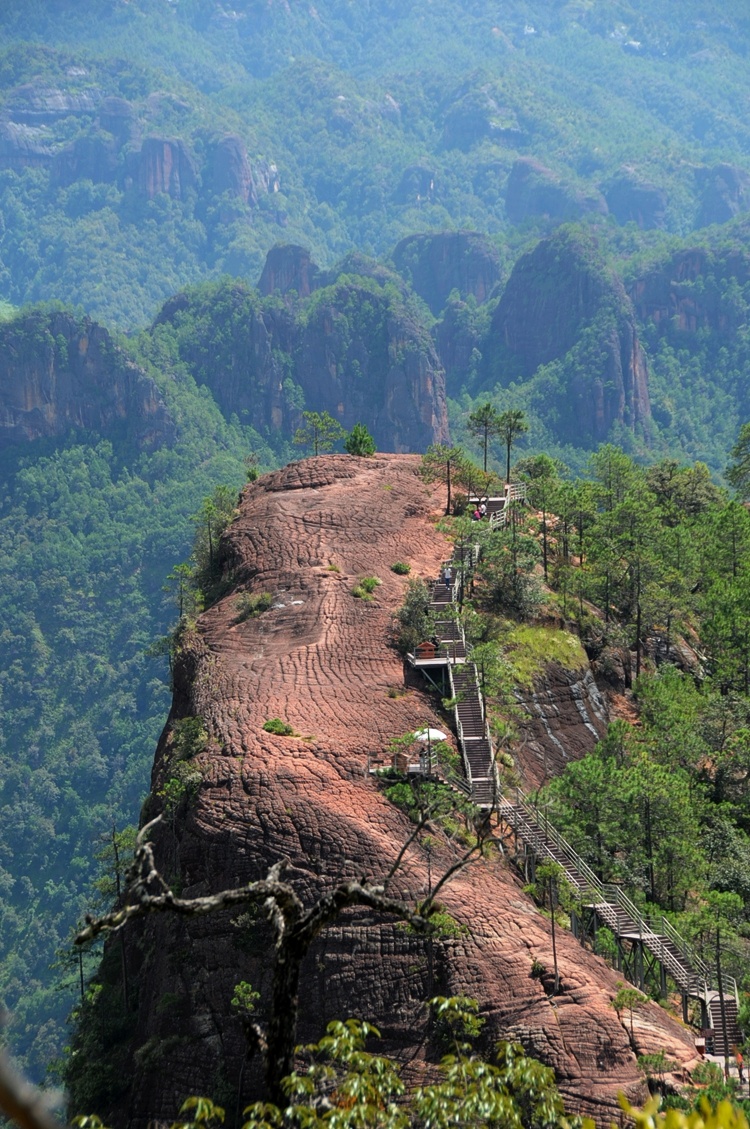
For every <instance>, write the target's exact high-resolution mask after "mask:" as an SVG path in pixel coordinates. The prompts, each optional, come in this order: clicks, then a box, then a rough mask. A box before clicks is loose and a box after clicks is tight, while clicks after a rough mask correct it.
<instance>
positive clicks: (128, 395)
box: [0, 313, 175, 447]
mask: <svg viewBox="0 0 750 1129" xmlns="http://www.w3.org/2000/svg"><path fill="white" fill-rule="evenodd" d="M71 429H85V430H90V431H96V432H98V433H100V434H101V433H104V434H107V433H111V432H112V431H113V430H116V431H118V432H119V433H123V434H126V435H128V436H129V437H130V438H132V439H133V440H134V441H136V442H137V443H139V444H140V445H142V446H149V447H150V446H156V445H158V444H162V443H169V442H171V441H172V440H173V439H174V436H175V426H174V422H173V420H172V419H171V417H170V415H169V413H168V411H167V408H166V406H165V404H164V401H163V399H162V397H161V394H160V392H159V390H158V388H157V387H156V385H155V384H154V382H153V380H151V378H150V377H148V376H146V374H145V373H144V372H143V371H142V369H140V368H138V366H137V365H135V364H133V362H132V361H129V360H128V359H127V357H126V356H125V354H124V353H122V351H121V350H120V349H118V348H117V346H116V345H115V344H114V342H113V341H112V338H111V337H110V335H109V334H108V333H107V331H106V329H103V328H102V327H101V326H100V325H97V324H96V323H95V322H92V321H91V320H90V319H89V318H83V319H81V320H80V321H79V320H76V319H75V318H74V317H73V316H72V315H70V314H68V313H55V314H40V313H30V314H27V315H25V316H22V317H19V318H16V319H14V320H13V321H11V322H7V323H5V324H3V325H0V445H1V444H8V443H24V442H29V441H31V440H34V439H46V438H50V437H53V436H61V435H66V434H67V433H68V432H69V431H70V430H71Z"/></svg>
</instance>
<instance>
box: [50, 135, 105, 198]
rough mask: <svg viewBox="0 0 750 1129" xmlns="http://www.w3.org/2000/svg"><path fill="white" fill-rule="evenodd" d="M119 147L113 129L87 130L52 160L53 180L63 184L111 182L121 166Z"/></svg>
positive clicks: (65, 185) (63, 185)
mask: <svg viewBox="0 0 750 1129" xmlns="http://www.w3.org/2000/svg"><path fill="white" fill-rule="evenodd" d="M119 150H120V146H119V144H118V142H117V140H116V139H115V138H114V137H113V136H112V135H111V134H110V133H105V132H103V131H98V132H96V133H89V134H85V135H84V136H83V137H79V138H77V139H76V140H75V141H74V142H73V144H72V145H69V146H66V148H65V149H62V150H61V151H60V152H59V153H58V154H57V156H56V157H55V159H54V161H53V162H52V182H53V183H54V184H58V185H60V186H61V187H63V188H67V187H68V185H71V184H75V182H76V181H77V180H91V181H93V183H94V184H99V183H110V182H112V181H114V180H115V179H116V178H117V174H118V172H119V169H120V160H119Z"/></svg>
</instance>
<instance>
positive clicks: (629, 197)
mask: <svg viewBox="0 0 750 1129" xmlns="http://www.w3.org/2000/svg"><path fill="white" fill-rule="evenodd" d="M606 200H607V206H608V208H609V210H610V212H611V214H612V215H613V216H614V217H615V219H616V220H617V222H618V223H623V224H625V223H635V224H637V225H638V227H640V228H642V229H643V230H645V231H648V230H650V229H651V228H654V227H664V226H665V224H666V218H667V194H666V192H664V190H663V189H662V188H657V187H656V185H654V184H650V183H649V182H648V181H644V180H642V179H641V178H640V177H638V176H636V175H635V174H634V173H632V172H630V171H625V172H623V173H622V174H621V175H620V176H617V177H615V179H614V180H613V181H612V182H611V184H610V185H609V187H608V188H607V191H606Z"/></svg>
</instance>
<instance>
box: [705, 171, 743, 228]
mask: <svg viewBox="0 0 750 1129" xmlns="http://www.w3.org/2000/svg"><path fill="white" fill-rule="evenodd" d="M697 179H698V183H699V185H700V188H701V203H700V210H699V212H698V219H697V226H698V227H707V226H708V224H712V223H727V221H728V220H731V219H733V218H734V216H736V215H739V213H740V212H746V211H747V210H748V208H750V173H749V172H748V171H747V169H742V168H738V167H737V166H735V165H716V166H715V168H712V169H699V171H698V173H697Z"/></svg>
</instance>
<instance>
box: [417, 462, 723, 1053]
mask: <svg viewBox="0 0 750 1129" xmlns="http://www.w3.org/2000/svg"><path fill="white" fill-rule="evenodd" d="M525 497H526V488H525V486H521V485H518V484H514V483H511V484H509V485H508V486H506V488H505V492H504V494H503V495H502V497H498V498H486V499H478V498H470V499H469V504H470V505H474V504H477V503H478V502H480V501H482V500H483V501H484V502H485V504H486V507H487V517H488V518H489V521H490V524H491V525H492V526H493V527H494V528H503V527H504V526H505V524H506V523H507V520H508V514H509V513H510V512H511V503H513V502H517V501H523V500H525ZM478 559H479V547H478V546H466V545H463V546H460V547H459V550H457V553H455V554H454V557H453V558H452V560H450V561H447V562H445V563H444V565H443V567H442V569H441V574H440V579H438V580H435V581H432V582H431V583H430V605H429V606H430V609H431V611H432V612H433V614H434V616H435V620H434V636H433V638H432V639H431V640H426V641H425V642H424V643H423V644H422V645H421V646H420V647H417V648H416V650H415V652H414V654H410V655H408V656H407V658H408V661H409V662H410V663H411V665H412V666H413V667H415V668H416V669H422V670H423V671H424V673H425V674H426V675H427V676H428V677H431V674H430V668H433V670H432V673H433V674H434V673H435V672H436V670H439V671H440V673H441V676H442V680H443V687H445V686H446V685H447V686H448V688H449V690H450V698H451V700H452V701H453V703H454V704H453V719H454V727H455V732H456V735H457V737H458V744H459V748H460V752H461V760H462V767H463V775H462V776H458V775H456V774H453V773H452V774H451V775H450V778H449V783H450V784H452V785H453V786H454V787H456V788H458V789H460V790H461V791H462V792H464V793H465V794H466V795H468V796H469V797H470V798H471V800H472V801H473V802H474V803H475V804H476V806H477V807H478V808H480V809H483V810H485V811H493V810H494V811H495V812H496V813H497V816H498V819H499V820H500V822H501V824H505V826H506V827H507V829H508V831H509V833H510V834H512V836H513V838H514V841H515V844H516V848H517V856H518V852H519V851H522V853H523V859H522V860H521V861H522V865H523V866H524V870H525V871H526V872H527V874H528V870H529V868H531V869H532V870H533V869H534V868H535V866H536V864H537V863H540V862H547V861H550V862H554V863H556V864H557V865H558V866H559V867H560V868H561V872H562V874H563V875H564V877H565V880H566V881H567V883H568V884H569V886H570V887H571V889H572V890H573V892H574V894H575V897H576V902H577V905H578V909H577V911H574V912H573V913H572V915H571V927H572V930H573V933H574V934H575V935H576V936H577V937H578V938H579V940H580V941H581V943H582V944H585V943H586V942H587V941H590V942H591V943H592V945H593V948H594V951H596V949H597V931H598V929H600V928H601V927H605V928H606V929H608V930H609V931H610V933H611V934H612V937H613V938H614V941H615V946H616V950H617V953H616V958H615V959H616V964H617V967H618V969H619V970H620V971H621V972H622V974H623V976H624V977H625V978H626V979H628V980H630V982H631V983H633V984H635V985H636V986H637V987H638V988H640V989H641V991H645V987H646V976H647V975H648V974H651V973H655V972H658V976H659V985H660V990H661V994H662V995H664V996H666V994H667V990H668V981H671V982H672V983H673V984H674V986H675V987H676V989H677V991H678V992H679V993H680V996H681V998H682V1008H683V1019H684V1020H685V1022H688V1020H689V1015H688V1001H689V1000H691V999H693V1000H697V1001H699V1003H700V1011H701V1026H702V1028H703V1030H704V1033H705V1034H706V1035H707V1037H708V1040H709V1046H708V1050H709V1051H710V1053H712V1054H713V1055H716V1056H721V1057H724V1056H726V1057H729V1056H730V1055H732V1048H733V1047H734V1046H735V1045H737V1044H738V1043H739V1042H740V1041H741V1036H740V1031H739V1026H738V1022H737V1017H738V1011H739V994H738V990H737V984H736V981H735V980H734V979H733V977H731V976H727V975H725V974H721V976H719V973H718V970H717V967H716V966H714V965H713V964H711V963H709V962H706V961H705V960H703V959H702V958H701V957H700V956H699V955H698V954H697V953H696V952H695V950H694V949H693V948H692V946H691V945H690V944H689V943H688V942H687V941H686V940H685V938H684V937H682V936H681V935H680V934H679V933H678V932H677V930H676V929H675V928H674V927H673V926H672V924H671V923H670V922H669V921H668V920H667V918H665V917H664V916H663V915H662V914H658V913H657V914H650V915H646V914H643V913H641V911H640V910H639V909H638V908H637V907H636V906H635V905H634V903H633V902H632V901H631V900H630V899H629V898H628V896H627V895H626V894H625V892H624V890H623V889H622V887H620V886H618V885H615V884H613V883H604V882H602V881H601V880H600V879H599V878H598V876H597V875H596V874H595V873H594V871H593V870H592V869H591V867H589V866H588V864H587V863H586V862H585V861H584V860H583V859H582V858H581V857H580V856H579V855H578V854H577V853H576V851H574V850H573V848H572V847H571V845H570V844H569V843H568V842H567V841H566V840H565V839H564V838H563V836H562V835H561V834H560V833H559V832H558V831H557V829H556V828H555V827H554V826H553V825H552V824H551V823H550V822H549V820H548V819H547V817H546V815H542V814H540V812H539V810H538V808H537V807H536V806H535V805H534V804H533V803H532V802H531V801H530V800H529V798H528V797H527V796H526V795H524V793H523V792H522V791H521V790H520V789H516V790H515V791H514V793H513V794H512V795H502V796H501V795H500V788H499V780H498V776H497V769H496V765H495V756H494V750H493V746H492V739H491V735H490V729H489V724H488V720H487V714H486V709H485V703H484V697H483V694H482V691H481V686H480V682H479V676H478V671H477V668H476V665H475V664H474V663H473V662H472V661H471V659H470V656H467V649H466V639H465V637H464V632H463V627H462V625H461V622H460V619H459V618H458V614H457V611H458V607H457V605H458V604H459V603H460V602H461V601H462V595H463V589H464V586H465V584H466V580H467V578H468V577H470V576H471V573H472V572H473V570H474V568H475V567H476V564H477V561H478ZM446 573H447V574H448V576H447V579H448V583H446ZM529 877H531V875H529Z"/></svg>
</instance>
